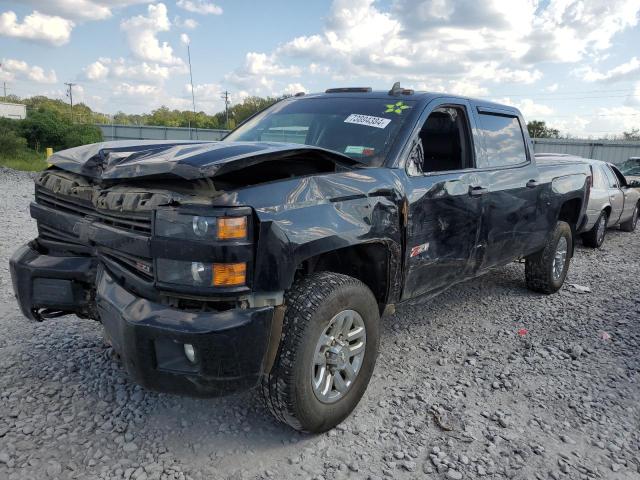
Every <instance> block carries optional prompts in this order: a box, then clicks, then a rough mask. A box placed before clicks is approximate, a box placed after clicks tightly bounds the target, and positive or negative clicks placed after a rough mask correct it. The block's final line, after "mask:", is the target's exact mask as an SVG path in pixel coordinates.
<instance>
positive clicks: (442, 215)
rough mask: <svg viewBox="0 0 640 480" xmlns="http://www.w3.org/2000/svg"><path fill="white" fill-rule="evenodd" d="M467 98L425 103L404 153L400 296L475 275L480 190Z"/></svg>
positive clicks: (434, 288)
mask: <svg viewBox="0 0 640 480" xmlns="http://www.w3.org/2000/svg"><path fill="white" fill-rule="evenodd" d="M469 111H470V105H469V103H468V102H467V101H464V100H461V99H454V98H451V99H449V98H440V99H437V100H434V101H432V102H431V103H429V105H427V107H426V109H425V111H424V112H423V113H422V115H421V117H420V120H419V122H418V124H417V126H416V128H415V129H414V132H413V133H412V138H411V140H410V141H409V144H408V145H407V149H406V151H405V153H406V157H407V164H406V169H407V173H408V176H407V180H406V182H407V185H406V192H407V203H406V209H407V211H406V213H407V232H406V238H407V246H406V249H405V250H406V254H405V255H406V256H405V266H406V268H405V287H404V291H403V299H406V298H411V297H414V296H417V295H420V294H423V293H426V292H432V291H437V290H439V289H441V288H443V287H446V286H449V285H451V284H452V283H455V282H457V281H459V280H462V279H464V278H467V277H469V276H473V275H474V274H475V272H476V271H477V268H478V266H479V261H478V258H477V256H476V254H477V248H476V246H477V241H478V235H479V231H480V226H481V223H482V211H483V202H484V198H483V197H484V194H485V193H487V192H488V189H487V188H486V187H487V185H485V184H483V182H482V179H481V178H480V176H479V175H478V172H477V169H476V168H475V149H474V142H473V138H472V132H473V131H474V130H475V123H474V120H473V117H472V116H471V115H469Z"/></svg>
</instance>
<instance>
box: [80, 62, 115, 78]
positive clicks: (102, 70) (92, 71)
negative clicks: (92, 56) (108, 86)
mask: <svg viewBox="0 0 640 480" xmlns="http://www.w3.org/2000/svg"><path fill="white" fill-rule="evenodd" d="M105 63H106V62H101V61H100V60H96V61H95V62H93V63H92V64H90V65H87V66H86V67H85V68H84V73H85V75H86V77H87V78H88V79H89V80H103V79H105V78H107V75H109V67H107V66H106V65H105Z"/></svg>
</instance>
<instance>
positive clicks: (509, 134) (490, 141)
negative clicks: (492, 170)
mask: <svg viewBox="0 0 640 480" xmlns="http://www.w3.org/2000/svg"><path fill="white" fill-rule="evenodd" d="M480 129H481V130H482V134H483V136H484V143H485V147H486V149H487V161H488V166H490V167H506V166H511V165H517V164H519V163H523V162H526V161H527V151H526V149H525V146H524V136H523V135H522V127H521V126H520V121H519V120H518V118H517V117H511V116H504V115H494V114H489V113H481V114H480Z"/></svg>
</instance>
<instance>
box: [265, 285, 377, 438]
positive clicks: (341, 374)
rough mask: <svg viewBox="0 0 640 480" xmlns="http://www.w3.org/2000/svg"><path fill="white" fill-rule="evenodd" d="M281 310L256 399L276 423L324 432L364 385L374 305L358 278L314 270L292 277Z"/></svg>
mask: <svg viewBox="0 0 640 480" xmlns="http://www.w3.org/2000/svg"><path fill="white" fill-rule="evenodd" d="M286 308H287V310H286V313H285V317H284V324H283V329H282V332H283V333H282V338H281V342H280V347H279V349H278V355H277V358H276V361H275V363H274V365H273V368H272V369H271V372H270V373H269V374H268V375H265V377H264V378H263V381H262V387H261V391H262V397H263V399H264V401H265V404H266V405H267V408H268V409H269V411H270V412H271V413H272V414H273V415H274V416H275V417H276V418H277V419H278V420H280V421H283V422H285V423H287V424H289V425H290V426H292V427H293V428H295V429H297V430H301V431H305V432H313V433H319V432H324V431H326V430H329V429H331V428H333V427H335V426H336V425H337V424H339V423H340V422H341V421H342V420H344V419H345V418H346V417H347V416H348V415H349V414H350V413H351V411H352V410H353V409H354V408H355V407H356V405H357V404H358V402H359V401H360V399H361V398H362V395H363V394H364V391H365V389H366V388H367V385H368V384H369V379H370V378H371V374H372V373H373V368H374V366H375V362H376V357H377V355H378V343H379V323H380V314H379V311H378V303H377V302H376V299H375V297H374V296H373V293H371V290H369V288H367V286H366V285H364V284H363V283H362V282H361V281H359V280H357V279H355V278H352V277H349V276H346V275H341V274H338V273H332V272H319V273H315V274H312V275H308V276H306V277H303V278H301V279H300V280H298V281H296V282H295V284H294V285H293V287H292V289H291V291H290V292H289V293H288V294H287V296H286Z"/></svg>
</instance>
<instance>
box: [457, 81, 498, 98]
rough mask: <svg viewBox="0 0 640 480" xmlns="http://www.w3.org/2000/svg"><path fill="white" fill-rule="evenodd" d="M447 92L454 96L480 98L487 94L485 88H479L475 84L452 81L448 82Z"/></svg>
mask: <svg viewBox="0 0 640 480" xmlns="http://www.w3.org/2000/svg"><path fill="white" fill-rule="evenodd" d="M447 91H448V92H450V93H452V94H454V95H461V96H463V97H481V96H484V95H487V94H488V93H489V91H488V90H487V89H486V88H485V87H481V86H480V85H478V84H477V83H473V82H467V81H465V80H453V81H451V82H449V86H448V88H447Z"/></svg>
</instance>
